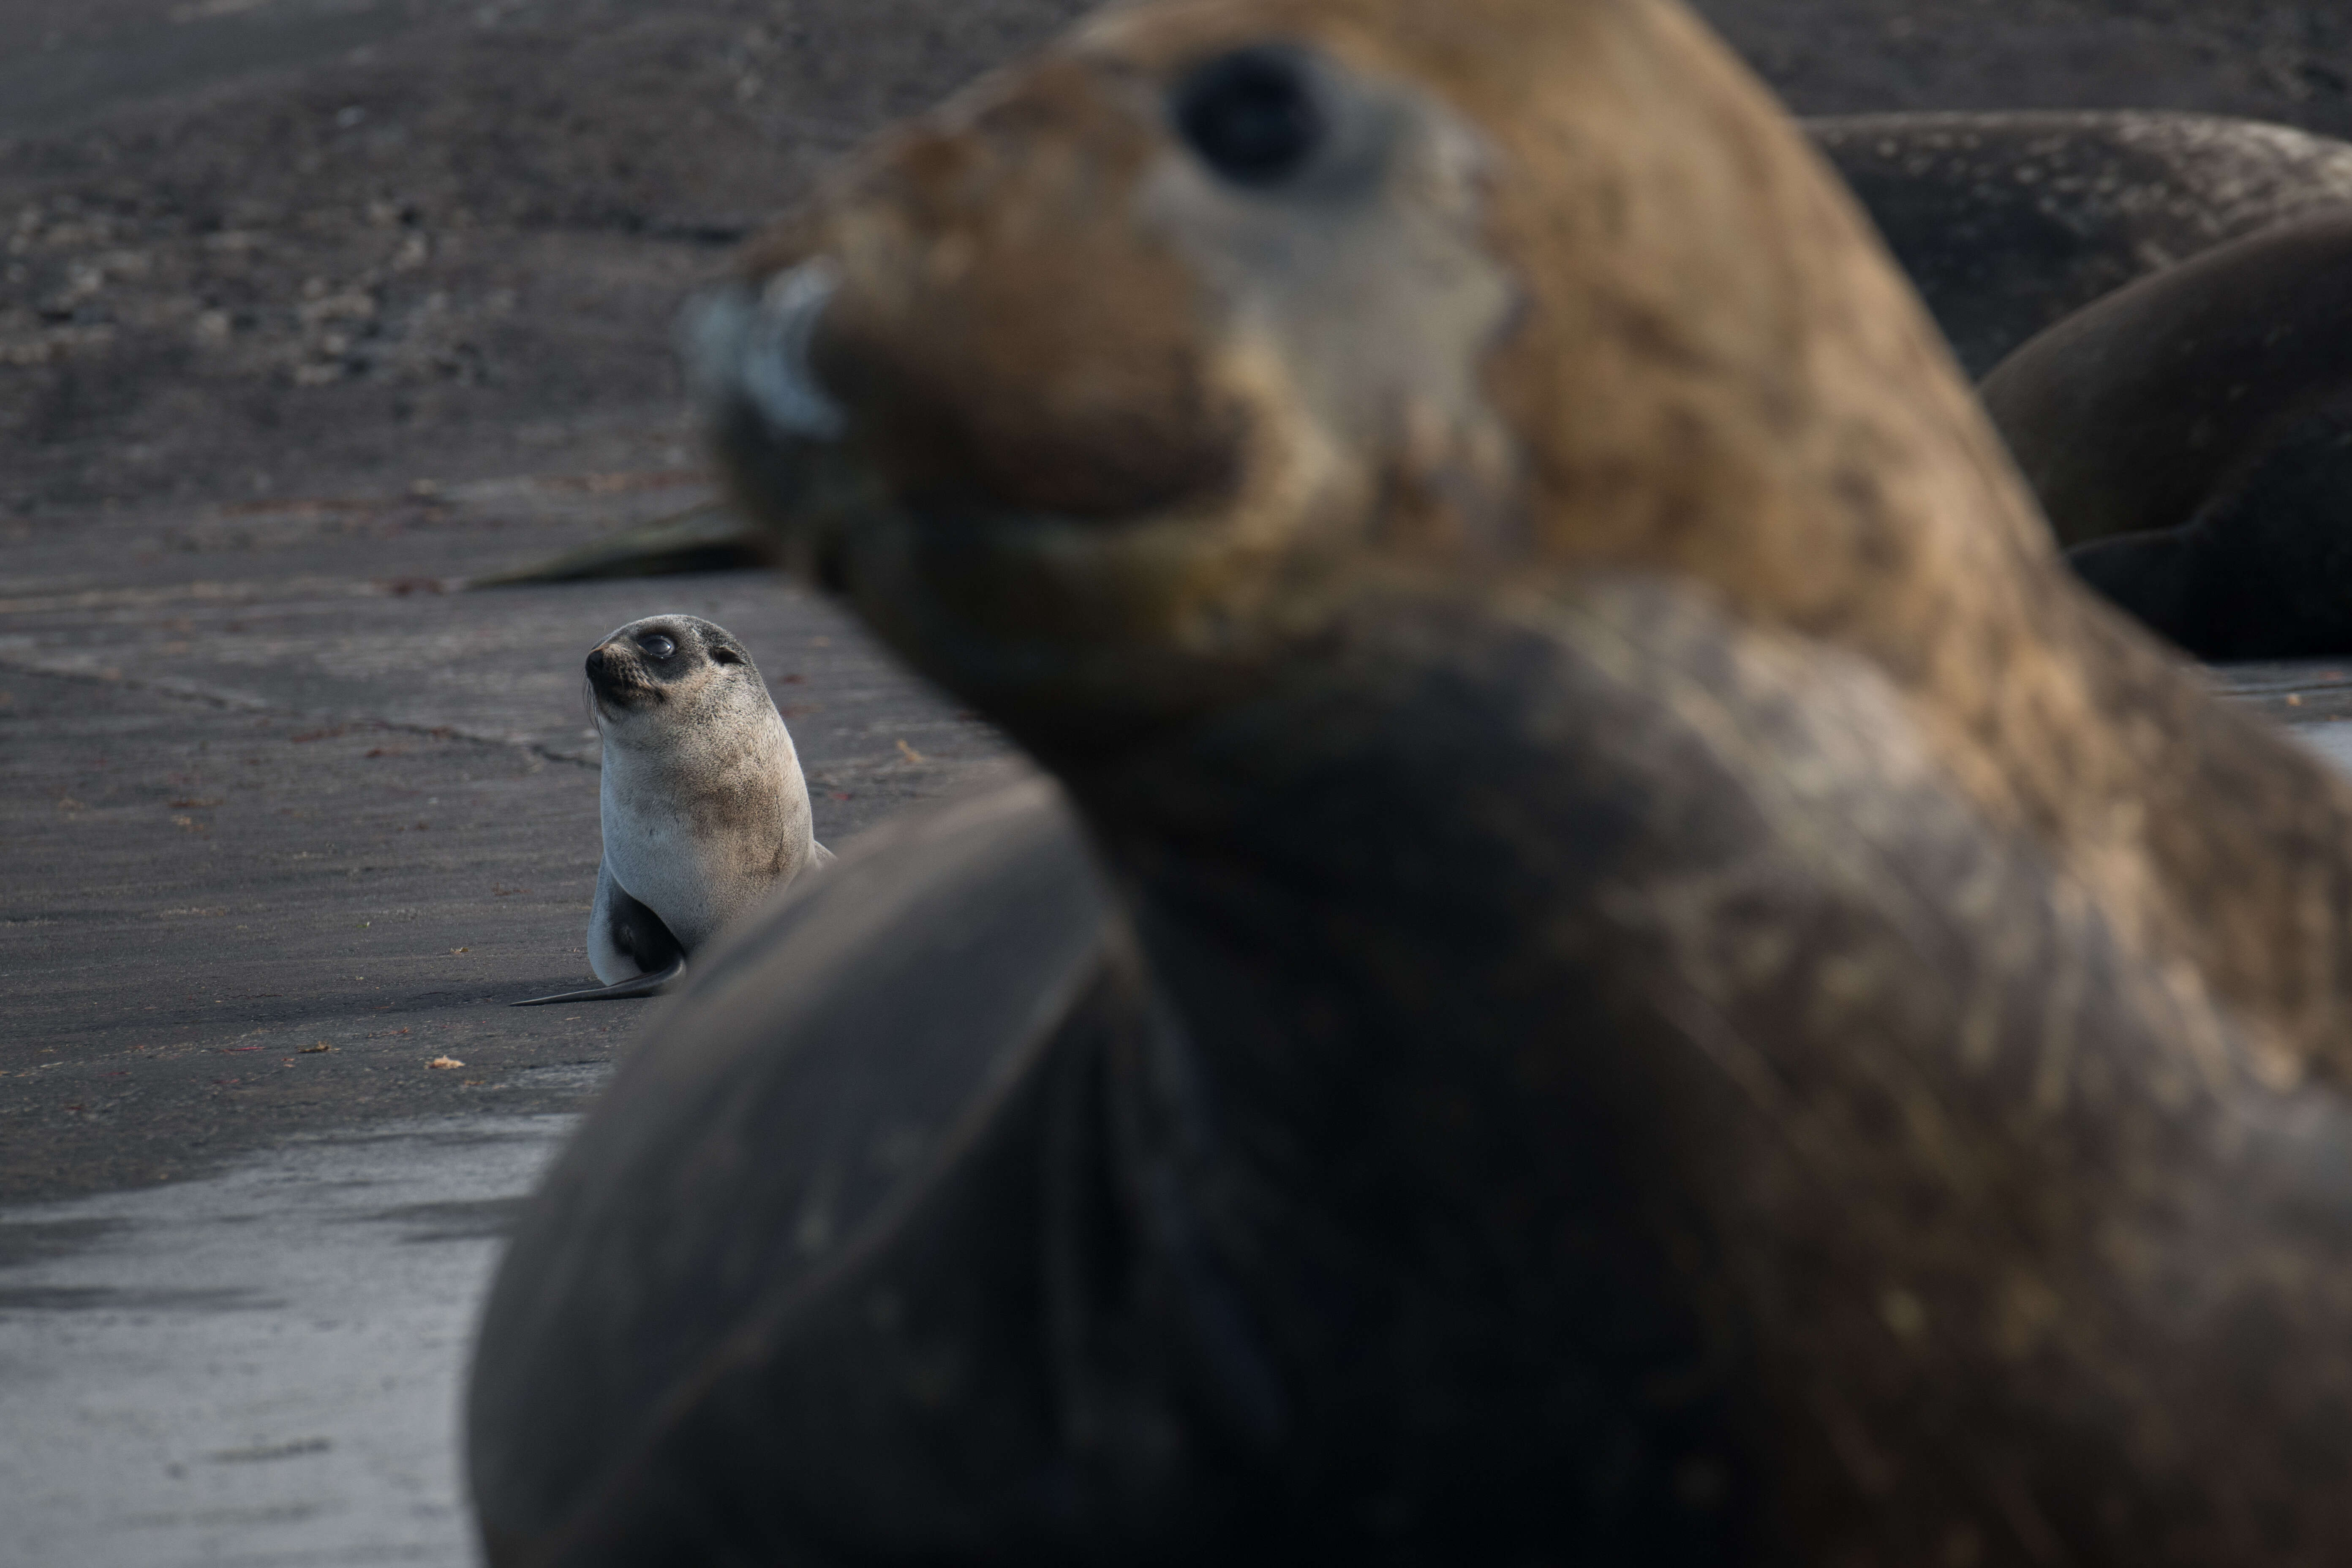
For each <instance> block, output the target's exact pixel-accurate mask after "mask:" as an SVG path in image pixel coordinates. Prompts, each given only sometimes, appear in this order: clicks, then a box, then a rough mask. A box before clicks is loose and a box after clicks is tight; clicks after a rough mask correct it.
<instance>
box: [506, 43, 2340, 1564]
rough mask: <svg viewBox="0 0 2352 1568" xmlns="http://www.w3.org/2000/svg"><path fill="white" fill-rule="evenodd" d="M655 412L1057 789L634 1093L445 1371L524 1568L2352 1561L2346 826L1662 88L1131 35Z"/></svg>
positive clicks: (1063, 77)
mask: <svg viewBox="0 0 2352 1568" xmlns="http://www.w3.org/2000/svg"><path fill="white" fill-rule="evenodd" d="M700 335H701V339H702V342H703V344H704V347H705V350H706V352H707V353H709V355H710V356H711V358H712V363H711V364H710V365H709V370H708V376H707V384H712V385H716V386H719V387H721V388H723V389H725V390H724V391H723V392H722V393H721V394H720V402H719V407H718V408H717V409H716V411H715V415H716V419H717V423H718V428H719V435H720V439H721V441H722V444H723V447H724V449H725V450H726V452H727V453H728V455H729V459H730V464H731V465H732V466H733V468H734V470H735V472H736V475H737V480H738V483H739V484H740V488H741V490H742V492H743V496H744V498H745V500H747V502H749V503H751V504H752V505H754V506H756V507H758V508H759V509H760V510H761V512H762V513H763V514H764V515H765V516H767V517H768V518H770V519H772V521H773V522H774V523H775V524H776V525H777V526H778V527H780V528H781V529H782V530H783V531H785V534H786V536H787V543H788V546H789V548H790V549H791V551H792V552H793V554H794V555H795V556H796V557H797V558H798V559H799V560H801V561H802V562H803V563H806V564H807V565H809V566H810V567H812V568H814V570H816V571H817V572H818V573H820V574H822V575H823V576H824V578H825V579H826V580H827V581H829V582H831V583H833V584H836V585H838V587H839V588H840V590H841V591H842V592H843V593H845V595H848V596H849V598H850V599H851V600H852V601H853V602H854V603H855V604H856V606H857V607H858V608H859V610H860V611H861V612H862V613H863V614H864V615H866V616H867V617H868V618H869V619H870V620H871V621H872V622H873V624H875V625H876V626H878V627H880V628H881V629H882V631H883V633H884V635H886V636H887V637H888V638H889V639H890V640H891V641H892V642H893V643H894V645H895V646H896V647H898V649H900V650H901V651H902V652H903V653H904V654H905V655H906V657H908V658H909V659H910V660H912V661H913V662H914V663H915V664H916V665H918V666H919V668H922V669H924V670H927V671H929V673H930V674H931V675H933V676H934V677H935V678H936V679H939V680H940V681H941V682H943V683H944V684H945V685H947V686H948V687H950V689H954V690H955V691H957V692H959V693H960V694H961V695H962V696H963V697H964V699H965V700H968V701H970V702H971V703H973V704H974V705H975V706H977V707H980V708H982V709H983V710H986V711H987V712H988V713H990V714H991V715H992V716H993V717H995V718H996V719H998V720H999V721H1002V722H1003V724H1005V726H1006V727H1007V728H1009V729H1010V730H1012V731H1013V733H1014V735H1015V736H1016V738H1017V739H1019V740H1021V741H1022V742H1024V743H1025V744H1026V745H1027V746H1028V748H1029V749H1030V751H1031V753H1032V754H1033V755H1034V756H1035V757H1036V758H1037V759H1038V760H1039V761H1040V762H1042V763H1044V764H1045V767H1046V768H1047V769H1049V770H1050V771H1051V773H1053V774H1054V775H1055V778H1056V780H1057V782H1058V787H1057V788H1055V789H1052V790H1048V789H1045V788H1044V787H1042V786H1039V787H1035V788H1033V790H1032V791H1031V793H1030V794H1029V795H1026V796H1021V795H1015V796H1013V797H1012V798H1005V797H1002V796H1000V797H996V798H994V799H992V800H989V801H982V802H978V803H967V804H966V805H963V806H961V807H958V808H954V809H952V810H950V813H949V814H948V815H947V816H944V817H941V818H933V819H931V820H930V821H929V824H928V825H923V826H917V827H909V828H908V829H906V830H905V831H904V835H903V836H902V837H895V838H893V839H891V840H888V841H886V842H884V843H882V844H880V845H877V846H876V847H873V848H871V849H870V850H862V851H861V852H859V853H858V854H856V855H853V856H849V857H845V860H844V863H843V865H842V866H841V867H840V868H837V869H836V871H835V874H834V875H833V876H832V877H829V878H828V879H826V880H827V882H828V883H829V884H830V885H829V886H826V885H823V884H821V885H820V886H819V887H818V888H816V889H812V893H811V896H810V897H808V898H806V899H803V900H793V901H792V902H791V903H790V904H789V905H787V906H786V907H784V908H782V909H780V910H775V911H773V912H772V913H771V914H770V916H769V917H768V918H767V920H766V921H765V923H764V924H762V925H761V926H760V927H758V928H757V929H755V930H752V931H749V932H747V934H746V938H745V940H744V941H743V942H740V943H737V944H732V945H731V948H730V955H729V956H728V957H727V958H725V959H724V960H722V961H720V962H719V963H714V964H712V965H710V966H709V968H708V969H707V971H706V972H704V973H701V974H699V975H698V977H697V978H696V980H695V981H694V982H693V984H692V985H691V988H690V990H689V994H688V995H687V996H686V997H684V998H683V999H682V1000H681V1001H680V1002H679V1003H678V1004H677V1005H676V1006H675V1007H674V1008H673V1009H671V1010H669V1011H667V1013H666V1015H665V1016H664V1017H662V1018H661V1019H659V1020H657V1021H656V1035H657V1041H656V1044H657V1047H658V1048H656V1049H651V1050H647V1051H645V1052H642V1053H639V1054H638V1055H637V1056H636V1057H635V1058H633V1060H632V1061H631V1062H630V1063H629V1064H628V1065H627V1066H626V1067H625V1068H624V1072H623V1077H622V1079H621V1080H620V1081H619V1082H618V1083H617V1084H616V1085H615V1087H614V1091H613V1092H612V1093H611V1094H609V1095H607V1096H606V1097H605V1098H604V1100H602V1101H601V1102H600V1103H599V1105H598V1106H597V1107H596V1109H595V1110H593V1111H592V1112H591V1114H590V1116H589V1118H588V1120H587V1121H586V1122H585V1124H584V1126H583V1131H582V1132H581V1133H580V1135H579V1137H578V1139H577V1140H576V1142H574V1143H573V1145H572V1148H571V1149H570V1150H569V1151H568V1152H567V1153H566V1154H565V1155H564V1156H563V1158H562V1160H561V1161H560V1162H559V1163H558V1165H557V1167H556V1168H555V1170H554V1171H553V1173H551V1176H550V1178H549V1180H548V1183H547V1184H546V1186H545V1189H544V1190H543V1191H542V1193H541V1194H540V1196H539V1197H538V1198H537V1200H535V1202H534V1205H533V1206H532V1208H531V1210H530V1213H529V1214H528V1215H526V1216H525V1218H524V1219H523V1221H522V1223H521V1225H520V1229H519V1231H518V1233H517V1235H516V1237H515V1239H514V1241H513V1244H512V1247H511V1250H509V1253H508V1254H507V1256H506V1258H505V1260H504V1263H503V1265H502V1267H501V1268H500V1271H499V1278H498V1280H497V1283H496V1285H495V1287H494V1289H493V1290H492V1293H491V1297H490V1300H489V1303H488V1310H487V1313H486V1316H485V1319H484V1321H483V1327H482V1331H481V1337H480V1340H479V1343H478V1351H477V1359H476V1363H475V1364H476V1372H475V1375H474V1382H473V1384H472V1394H471V1400H470V1406H469V1415H468V1431H469V1434H470V1436H469V1443H470V1451H469V1461H468V1462H469V1467H470V1473H471V1477H472V1489H473V1497H474V1500H475V1504H476V1507H477V1509H478V1516H479V1520H480V1522H481V1528H482V1532H483V1536H484V1539H485V1541H486V1542H488V1550H489V1552H490V1555H491V1558H492V1561H494V1562H495V1563H500V1564H509V1563H538V1564H555V1563H562V1564H570V1565H579V1564H591V1563H640V1562H656V1561H658V1562H680V1563H722V1562H724V1563H779V1562H880V1561H893V1562H913V1561H924V1562H934V1563H941V1562H964V1563H979V1562H1007V1561H1039V1562H1056V1563H1156V1562H1205V1561H1220V1562H1222V1561H1240V1562H1249V1563H1256V1562H1297V1561H1315V1562H1322V1561H1349V1562H1365V1563H1390V1564H1396V1563H1455V1562H1460V1561H1463V1560H1464V1559H1465V1558H1475V1559H1476V1560H1479V1561H1493V1562H1504V1563H1534V1562H1572V1563H1605V1564H1623V1563H1643V1564H1666V1565H1694V1568H1695V1565H1699V1564H1706V1565H1708V1568H1721V1565H1724V1564H1732V1563H1746V1564H1777V1563H1853V1564H1865V1565H1881V1568H1918V1565H1920V1564H1930V1563H1934V1564H1956V1563H1974V1564H1979V1565H1983V1568H2005V1565H2010V1564H2021V1565H2022V1564H2047V1563H2074V1564H2081V1565H2083V1568H2103V1565H2114V1568H2120V1565H2122V1564H2133V1565H2135V1568H2139V1565H2159V1568H2182V1565H2187V1564H2208V1565H2217V1564H2229V1565H2231V1568H2287V1565H2289V1564H2317V1563H2326V1562H2331V1561H2333V1559H2334V1558H2335V1557H2336V1555H2337V1554H2339V1553H2340V1552H2341V1543H2342V1542H2344V1541H2346V1540H2347V1539H2352V1484H2347V1482H2352V1422H2347V1419H2346V1412H2347V1410H2352V1306H2347V1303H2352V1180H2347V1173H2352V1107H2348V1106H2347V1103H2346V1099H2345V1095H2346V1090H2347V1080H2352V786H2347V784H2345V783H2343V782H2341V781H2339V780H2338V779H2337V778H2336V777H2335V776H2334V775H2333V774H2332V773H2329V772H2328V771H2326V767H2325V765H2324V764H2323V763H2321V762H2319V761H2318V760H2317V759H2316V758H2315V757H2314V756H2311V755H2309V754H2306V753H2305V752H2303V751H2302V750H2301V749H2299V748H2298V747H2296V746H2295V745H2294V744H2293V743H2292V742H2289V741H2287V740H2286V739H2284V737H2282V736H2281V735H2280V734H2279V733H2277V732H2276V731H2273V730H2272V729H2270V728H2268V727H2267V726H2265V725H2263V724H2262V723H2260V722H2259V721H2255V720H2254V719H2252V718H2251V717H2250V716H2248V715H2246V714H2244V713H2242V712H2239V711H2235V710H2231V709H2229V708H2227V707H2225V706H2224V705H2223V704H2222V703H2221V702H2220V701H2219V700H2217V699H2216V698H2215V697H2214V696H2213V695H2212V694H2211V693H2210V691H2208V690H2207V689H2205V688H2204V686H2203V685H2202V683H2201V682H2200V680H2199V679H2197V678H2196V676H2195V674H2194V673H2193V672H2192V671H2189V670H2188V669H2187V668H2184V667H2183V665H2182V664H2181V663H2180V661H2179V660H2178V659H2177V658H2175V657H2174V656H2173V655H2171V654H2170V653H2168V651H2167V650H2165V649H2163V648H2162V647H2159V646H2158V644H2157V643H2156V642H2155V641H2154V639H2152V638H2150V637H2147V635H2146V634H2145V633H2143V632H2142V631H2141V630H2140V629H2139V628H2137V627H2136V626H2133V625H2131V624H2130V623H2129V622H2128V620H2126V618H2125V617H2123V616H2119V615H2117V614H2116V613H2115V612H2114V611H2113V610H2112V609H2111V608H2110V607H2108V606H2107V605H2104V604H2103V603H2101V602H2100V601H2099V600H2098V599H2097V598H2096V597H2095V596H2094V595H2090V594H2088V593H2087V592H2085V591H2084V589H2083V588H2082V587H2081V586H2080V585H2079V584H2077V583H2075V582H2074V579H2073V577H2072V576H2071V574H2069V573H2068V572H2067V571H2066V569H2065V567H2064V564H2063V562H2062V561H2061V560H2060V559H2059V558H2058V556H2057V554H2056V552H2055V551H2054V550H2053V546H2052V544H2051V541H2050V538H2049V534H2048V531H2047V527H2046V525H2045V524H2044V523H2043V522H2042V520H2041V519H2040V518H2039V517H2038V516H2037V515H2036V513H2035V511H2034V509H2033V506H2032V499H2031V497H2030V496H2029V495H2028V493H2027V492H2026V490H2025V488H2024V487H2023V485H2022V484H2021V482H2020V481H2019V479H2018V478H2017V476H2016V474H2015V471H2014V469H2013V468H2012V467H2011V464H2010V463H2009V461H2008V459H2007V458H2006V456H2005V454H2004V453H2003V451H2002V449H2001V447H2000V442H1999V440H1998V438H1997V437H1995V435H1994V434H1993V432H1992V431H1991V429H1990V426H1988V425H1987V423H1986V421H1985V419H1984V417H1983V415H1982V413H1981V411H1980V410H1979V407H1978V406H1977V404H1976V402H1975V400H1974V398H1973V397H1972V396H1971V395H1970V393H1969V388H1968V387H1967V386H1966V384H1964V383H1963V382H1962V381H1961V379H1960V378H1959V377H1958V375H1957V374H1955V372H1954V369H1953V367H1952V365H1951V362H1950V359H1949V356H1948V353H1947V352H1946V350H1945V348H1944V346H1943V345H1942V343H1941V342H1940V341H1939V340H1938V338H1937V333H1936V330H1935V328H1934V326H1933V324H1932V323H1931V321H1929V320H1928V318H1927V315H1926V313H1925V312H1924V311H1923V310H1921V309H1920V307H1919V305H1918V303H1917V301H1916V298H1915V297H1914V296H1913V295H1912V293H1911V292H1910V290H1909V289H1907V288H1906V286H1905V284H1904V283H1903V280H1902V279H1901V277H1900V275H1899V274H1898V272H1897V271H1896V269H1895V267H1894V266H1893V264H1892V263H1891V261H1890V260H1889V259H1888V258H1887V257H1886V256H1885V252H1884V250H1883V249H1882V248H1881V247H1880V246H1879V245H1878V243H1877V241H1876V240H1875V238H1874V237H1873V236H1872V234H1871V233H1870V231H1869V229H1868V226H1867V225H1866V223H1865V222H1864V219H1863V217H1862V216H1861V214H1860V213H1859V211H1858V210H1857V209H1856V208H1855V207H1854V206H1853V204H1852V202H1851V201H1850V199H1849V197H1848V196H1847V195H1846V194H1845V192H1844V191H1843V189H1842V187H1840V185H1839V184H1838V183H1837V182H1836V181H1835V180H1834V179H1833V177H1832V175H1831V174H1830V172H1829V171H1828V170H1827V169H1826V168H1825V167H1824V166H1823V165H1822V163H1821V161H1820V160H1819V158H1818V157H1817V155H1816V154H1815V153H1813V152H1812V151H1811V148H1810V147H1809V146H1808V145H1807V144H1806V142H1804V140H1803V138H1802V137H1801V134H1800V133H1799V132H1797V131H1796V129H1795V128H1794V127H1793V126H1792V125H1791V124H1790V122H1789V121H1786V120H1785V119H1784V118H1783V117H1782V116H1781V115H1780V112H1779V110H1777V109H1776V108H1775V106H1774V105H1773V104H1772V103H1771V101H1770V100H1769V97H1768V95H1767V94H1766V93H1765V92H1764V91H1763V90H1762V89H1760V88H1759V86H1758V85H1757V84H1756V83H1755V82H1754V81H1753V80H1752V79H1750V78H1749V77H1748V75H1747V73H1746V72H1745V71H1744V70H1743V69H1742V68H1739V67H1738V64H1737V63H1736V62H1735V61H1734V60H1733V59H1732V58H1730V57H1729V56H1728V55H1727V52H1726V51H1724V50H1723V49H1722V48H1721V47H1719V46H1718V45H1717V44H1716V43H1715V42H1714V41H1713V40H1712V39H1711V38H1709V37H1708V36H1707V35H1706V32H1705V31H1704V29H1703V28H1701V27H1700V26H1698V25H1697V24H1696V22H1695V21H1694V20H1693V19H1692V18H1691V17H1690V16H1688V15H1687V14H1686V13H1685V11H1683V10H1681V9H1679V8H1677V7H1675V6H1674V5H1667V4H1663V3H1657V0H1262V3H1256V4H1248V3H1236V0H1177V3H1171V4H1164V5H1133V6H1122V7H1118V8H1115V9H1112V10H1109V11H1107V12H1104V13H1102V14H1100V16H1098V17H1097V19H1095V20H1094V21H1092V22H1090V23H1089V24H1087V25H1086V26H1082V27H1081V28H1080V29H1079V30H1078V31H1077V32H1076V33H1075V34H1073V35H1072V36H1071V37H1069V38H1068V39H1067V40H1066V42H1064V43H1063V44H1061V45H1060V46H1058V47H1055V48H1052V49H1050V50H1048V51H1047V52H1045V54H1043V55H1042V56H1040V57H1038V58H1036V59H1034V61H1033V62H1032V63H1030V64H1029V65H1027V66H1025V67H1024V68H1020V69H1018V70H1015V71H1013V72H1011V73H1009V74H1006V75H1003V76H1001V77H998V78H995V79H992V80H991V81H990V82H988V83H986V84H985V85H983V86H982V87H980V88H978V89H975V90H973V91H972V92H971V93H970V94H968V95H966V96H965V97H963V98H961V99H960V100H956V101H955V102H953V103H951V104H950V106H949V107H948V108H946V109H944V110H940V112H938V113H937V114H935V115H932V116H930V117H928V118H926V119H924V120H922V121H918V122H916V123H914V124H912V125H911V126H909V127H907V128H906V129H904V130H902V131H901V132H898V134H896V135H895V136H893V137H891V138H890V139H888V140H887V141H885V142H882V143H880V144H879V145H878V146H877V147H876V148H874V149H872V150H870V151H869V152H868V153H866V155H865V156H864V157H863V159H862V160H861V161H860V162H858V163H856V164H855V165H853V166H852V167H851V168H849V169H848V170H846V171H845V172H844V173H843V174H841V175H840V176H839V177H838V178H836V179H835V181H833V182H832V183H831V184H830V185H829V186H828V187H827V188H826V189H825V191H824V194H823V195H821V196H820V198H819V199H818V200H817V201H816V203H815V204H814V205H813V206H812V207H811V208H809V209H808V210H807V211H805V212H804V213H803V214H802V215H801V216H799V217H798V218H797V219H795V220H793V222H791V223H790V224H789V225H788V226H786V227H784V228H783V229H782V230H780V231H779V232H778V233H777V234H776V235H775V236H774V237H772V239H771V240H769V241H768V242H766V243H764V244H762V245H761V246H760V247H757V248H755V249H753V250H751V252H749V253H748V255H747V257H746V258H745V265H744V272H743V274H742V278H741V281H740V284H739V285H738V286H737V288H735V289H733V290H731V291H730V293H728V294H727V295H726V296H724V297H722V299H721V300H719V301H718V302H717V303H716V304H714V306H713V307H712V311H711V314H710V315H709V318H708V319H707V320H706V321H705V322H704V324H703V327H702V329H701V334H700ZM934 982H936V983H937V984H936V986H935V985H934Z"/></svg>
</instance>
